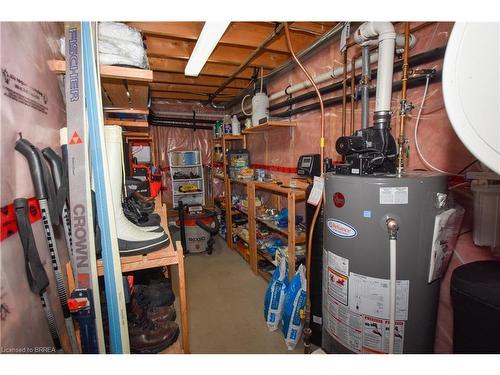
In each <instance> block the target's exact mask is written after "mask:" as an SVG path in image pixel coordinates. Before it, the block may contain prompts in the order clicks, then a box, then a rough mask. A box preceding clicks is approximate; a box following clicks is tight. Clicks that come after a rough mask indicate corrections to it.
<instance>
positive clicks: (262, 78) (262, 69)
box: [260, 66, 264, 94]
mask: <svg viewBox="0 0 500 375" xmlns="http://www.w3.org/2000/svg"><path fill="white" fill-rule="evenodd" d="M263 86H264V68H263V67H262V66H261V67H260V93H261V94H262V87H263Z"/></svg>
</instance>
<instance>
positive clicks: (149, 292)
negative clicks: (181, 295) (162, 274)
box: [134, 282, 175, 307]
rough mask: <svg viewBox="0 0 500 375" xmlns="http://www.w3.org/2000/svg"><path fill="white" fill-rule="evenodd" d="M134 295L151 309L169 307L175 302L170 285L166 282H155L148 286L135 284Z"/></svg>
mask: <svg viewBox="0 0 500 375" xmlns="http://www.w3.org/2000/svg"><path fill="white" fill-rule="evenodd" d="M134 294H135V295H136V297H137V299H138V300H145V302H144V303H148V304H149V305H150V306H152V307H161V306H170V305H172V304H173V303H174V301H175V295H174V292H173V291H172V284H171V283H169V282H168V283H167V282H157V283H152V284H150V285H140V284H136V285H135V286H134Z"/></svg>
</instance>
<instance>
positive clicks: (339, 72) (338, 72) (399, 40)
mask: <svg viewBox="0 0 500 375" xmlns="http://www.w3.org/2000/svg"><path fill="white" fill-rule="evenodd" d="M410 35H411V36H410V48H413V46H414V45H415V43H416V38H415V36H414V35H413V34H410ZM404 40H405V39H404V34H396V46H397V47H398V48H402V47H404ZM372 43H374V44H377V40H376V39H374V40H373V41H372V40H370V41H369V42H368V46H370V45H372ZM398 51H399V50H398ZM377 61H378V52H374V53H372V54H371V55H369V62H370V64H373V63H376V62H377ZM354 66H355V68H356V69H359V68H361V66H362V58H361V57H360V58H359V59H356V63H355V64H354ZM351 69H352V68H351V66H347V72H348V73H349V72H350V71H351ZM343 74H344V67H343V66H339V67H337V68H335V69H331V70H329V71H327V72H325V73H322V74H319V75H317V76H316V77H314V82H315V83H316V84H320V83H323V82H325V81H328V80H330V79H332V78H333V79H335V78H340V77H342V76H343ZM311 86H312V84H311V82H310V81H309V80H305V81H303V82H299V83H297V84H295V85H293V86H289V87H287V88H286V89H284V90H281V91H278V92H275V93H274V94H271V95H270V96H269V101H273V100H276V99H279V98H283V97H285V96H289V95H290V94H294V93H296V92H297V91H301V90H304V89H307V88H309V87H311Z"/></svg>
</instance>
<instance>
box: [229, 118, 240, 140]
mask: <svg viewBox="0 0 500 375" xmlns="http://www.w3.org/2000/svg"><path fill="white" fill-rule="evenodd" d="M231 130H232V133H233V135H240V134H241V127H240V122H239V121H238V117H236V115H233V118H232V119H231Z"/></svg>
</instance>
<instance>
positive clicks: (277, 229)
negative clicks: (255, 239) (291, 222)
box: [255, 217, 306, 244]
mask: <svg viewBox="0 0 500 375" xmlns="http://www.w3.org/2000/svg"><path fill="white" fill-rule="evenodd" d="M255 219H256V220H257V222H259V223H261V224H264V225H265V226H266V227H268V228H269V229H271V230H272V231H274V232H277V233H280V234H281V235H283V236H285V237H288V228H280V227H278V226H277V225H275V224H273V223H272V222H270V221H266V220H262V219H259V218H258V217H256V218H255ZM305 242H306V234H305V233H301V234H296V236H295V243H296V244H303V243H305Z"/></svg>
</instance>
